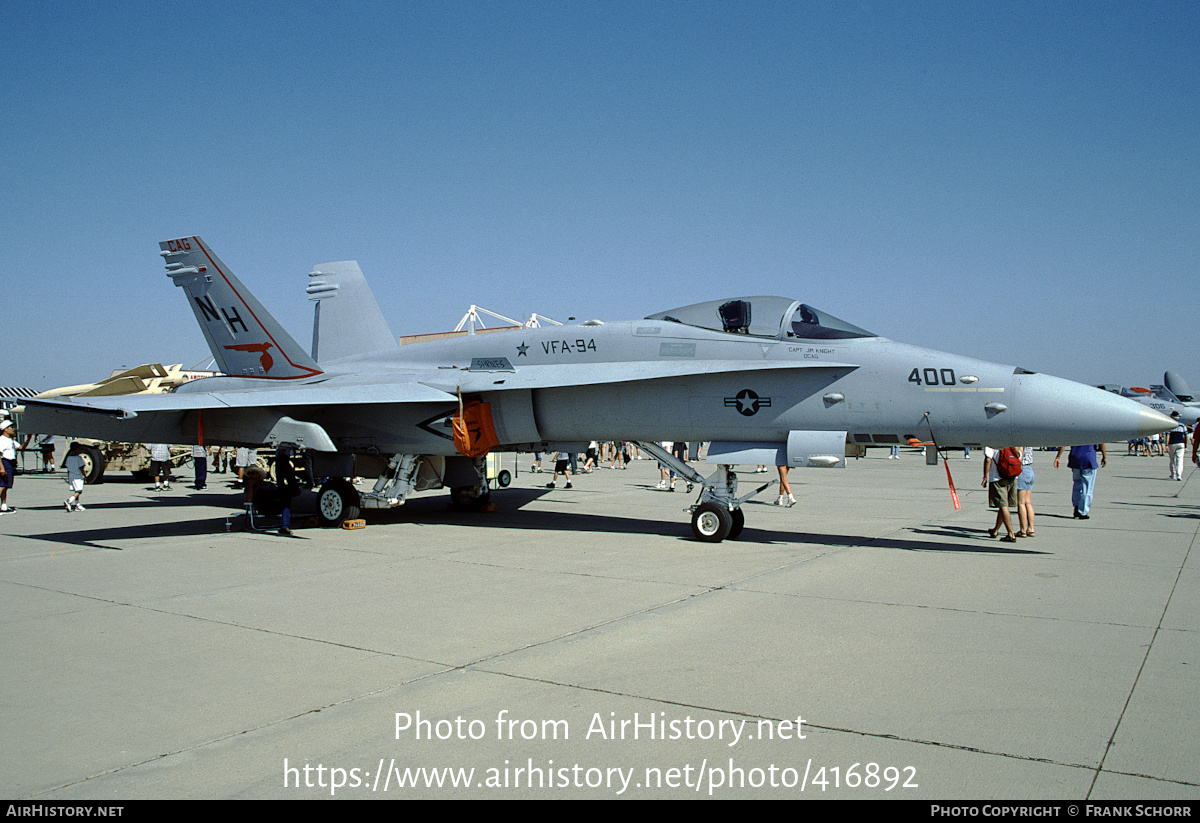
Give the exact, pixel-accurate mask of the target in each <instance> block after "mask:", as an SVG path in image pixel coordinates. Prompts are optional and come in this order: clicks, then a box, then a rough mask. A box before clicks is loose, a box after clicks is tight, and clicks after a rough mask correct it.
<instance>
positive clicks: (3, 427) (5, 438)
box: [0, 418, 17, 514]
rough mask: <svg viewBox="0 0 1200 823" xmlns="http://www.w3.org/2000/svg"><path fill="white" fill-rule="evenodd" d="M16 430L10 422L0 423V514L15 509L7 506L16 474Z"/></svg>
mask: <svg viewBox="0 0 1200 823" xmlns="http://www.w3.org/2000/svg"><path fill="white" fill-rule="evenodd" d="M16 438H17V429H16V426H14V425H13V422H12V420H10V419H8V418H5V419H4V420H2V421H0V514H8V513H9V512H11V511H16V509H11V508H9V506H8V490H9V489H11V488H12V485H13V478H14V477H16V474H17V439H16Z"/></svg>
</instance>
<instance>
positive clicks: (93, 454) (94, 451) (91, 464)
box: [79, 446, 106, 486]
mask: <svg viewBox="0 0 1200 823" xmlns="http://www.w3.org/2000/svg"><path fill="white" fill-rule="evenodd" d="M79 456H80V457H82V458H83V482H84V483H85V484H87V485H89V486H90V485H92V484H93V483H99V482H100V481H102V480H103V479H104V466H105V463H106V461H105V459H104V455H103V454H101V453H100V450H99V449H98V448H96V447H95V446H83V447H81V448H80V455H79Z"/></svg>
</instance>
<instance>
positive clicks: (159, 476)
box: [150, 443, 171, 492]
mask: <svg viewBox="0 0 1200 823" xmlns="http://www.w3.org/2000/svg"><path fill="white" fill-rule="evenodd" d="M150 474H151V475H153V477H154V490H155V491H156V492H157V491H170V490H171V447H170V446H168V445H167V444H166V443H151V444H150Z"/></svg>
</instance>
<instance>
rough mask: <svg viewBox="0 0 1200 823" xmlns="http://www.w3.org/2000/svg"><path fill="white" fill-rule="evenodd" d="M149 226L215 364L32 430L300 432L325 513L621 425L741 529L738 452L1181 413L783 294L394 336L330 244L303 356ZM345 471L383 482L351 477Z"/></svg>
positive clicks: (1099, 437) (274, 439)
mask: <svg viewBox="0 0 1200 823" xmlns="http://www.w3.org/2000/svg"><path fill="white" fill-rule="evenodd" d="M160 246H161V249H162V251H161V254H162V257H163V258H164V260H165V261H166V268H167V274H168V276H169V277H170V278H171V280H172V281H174V283H175V284H176V285H177V286H180V287H181V288H183V290H184V292H185V293H186V295H187V297H188V301H189V303H190V304H191V306H192V309H193V311H194V312H195V315H196V319H197V320H198V321H199V323H200V327H201V328H202V329H203V330H204V334H205V337H206V338H207V339H208V343H209V346H210V348H211V349H212V353H213V356H214V357H215V358H216V361H217V364H218V367H219V368H220V369H221V371H223V372H224V373H225V374H226V375H227V376H222V377H212V378H208V379H204V380H196V381H193V382H191V383H188V384H186V385H184V386H182V387H180V388H179V390H178V391H176V392H175V393H173V394H170V395H163V396H155V397H142V396H132V397H119V398H109V399H104V398H98V399H89V400H86V401H34V400H29V401H26V414H25V422H24V425H25V429H26V430H27V431H44V432H55V433H58V434H67V435H87V436H90V437H100V438H107V439H119V440H127V441H137V442H168V443H197V442H200V443H204V444H224V445H259V444H263V443H271V444H277V443H291V444H295V445H298V446H301V447H303V448H305V449H307V450H308V451H309V453H310V455H311V456H312V457H313V461H314V467H313V474H314V476H317V477H322V476H326V477H329V478H330V479H329V480H328V481H327V482H326V483H325V485H324V486H323V487H322V488H321V490H320V492H319V507H320V510H321V514H322V517H323V519H325V520H326V521H327V522H330V523H338V522H341V521H342V520H343V519H345V518H347V517H355V516H357V515H358V513H359V509H360V508H382V507H389V506H395V505H399V504H401V503H403V502H404V500H405V498H406V497H407V496H408V495H410V494H412V493H413V492H415V491H420V490H423V489H429V488H440V487H449V488H451V490H452V497H453V499H455V500H456V501H457V502H459V503H461V504H466V505H469V504H471V503H473V502H474V503H478V502H480V501H482V500H485V499H486V497H487V495H488V486H487V480H486V474H485V456H484V455H485V454H486V452H487V451H488V450H492V451H504V450H519V451H534V450H538V451H550V450H553V449H556V448H565V449H571V448H575V447H574V446H572V445H571V444H575V443H578V444H580V447H581V446H582V444H584V443H586V442H587V441H589V440H628V441H633V442H637V443H639V444H641V445H642V446H643V448H644V449H645V450H647V451H649V452H650V453H651V454H653V455H654V456H655V457H656V458H657V459H658V460H660V461H661V462H663V463H664V464H666V465H669V466H671V467H672V468H674V469H675V471H676V472H677V473H679V474H682V475H683V476H684V477H685V478H686V479H688V480H689V481H691V482H693V483H695V484H697V485H699V486H700V488H701V491H700V495H699V498H698V499H697V500H696V502H695V504H694V505H693V506H692V507H691V509H690V511H691V513H692V529H693V533H694V534H695V536H696V537H697V538H698V539H701V540H706V541H712V542H716V541H720V540H722V539H724V538H726V537H736V536H737V535H738V534H739V533H740V532H741V530H742V526H743V524H744V515H743V511H742V508H741V505H742V503H743V502H745V500H746V499H747V498H748V497H750V496H751V494H753V493H754V492H752V493H751V494H748V495H745V496H742V497H739V495H738V480H737V474H736V472H735V470H734V469H735V467H737V466H739V465H758V464H764V465H786V466H790V467H810V468H842V467H844V466H845V465H846V459H845V453H846V444H847V443H851V444H868V445H892V444H904V443H909V442H914V441H916V442H933V443H935V444H936V446H937V447H938V448H942V447H959V446H964V445H973V446H978V445H982V444H988V445H991V446H1005V445H1015V444H1048V443H1050V444H1079V443H1100V442H1107V441H1116V440H1127V439H1129V438H1133V437H1141V436H1144V435H1148V434H1152V433H1154V432H1162V431H1166V430H1168V429H1170V428H1172V427H1173V426H1174V423H1173V422H1172V421H1171V420H1170V419H1169V418H1167V417H1164V416H1163V415H1161V414H1159V413H1158V412H1156V411H1154V410H1152V409H1149V408H1146V407H1145V406H1142V405H1139V404H1138V403H1135V402H1133V401H1132V400H1128V399H1126V398H1122V397H1119V396H1117V395H1114V394H1110V393H1109V392H1105V391H1101V390H1099V389H1096V388H1094V387H1091V386H1085V385H1081V384H1078V383H1073V382H1070V381H1067V380H1063V379H1060V378H1057V377H1050V376H1048V375H1044V374H1035V373H1033V372H1030V371H1026V370H1025V369H1021V368H1014V367H1013V366H1005V365H1001V364H998V363H989V362H986V361H982V360H975V359H972V358H969V357H961V356H958V355H954V354H947V353H944V352H939V351H934V350H932V349H923V348H918V347H916V346H910V345H906V344H904V343H897V342H894V341H891V340H887V339H885V338H882V337H879V336H878V335H875V334H872V333H871V332H869V331H866V330H865V329H861V328H859V327H858V326H855V325H852V324H850V323H847V322H845V321H843V320H839V319H838V318H836V317H834V316H833V315H831V314H828V313H826V312H824V311H822V310H820V309H817V308H814V307H812V306H809V305H807V304H805V303H802V302H800V301H799V300H793V299H791V298H784V297H740V298H733V299H728V300H714V301H710V302H706V303H697V304H695V305H690V306H683V307H681V308H677V309H671V310H669V311H664V312H659V313H657V314H651V315H649V316H647V317H645V318H643V319H641V320H633V321H628V322H619V323H600V322H598V321H591V322H587V323H583V324H582V325H577V326H561V327H552V328H539V329H528V328H526V329H511V330H505V331H496V332H494V333H489V334H475V335H463V336H459V337H451V338H442V339H437V340H431V341H428V342H421V343H413V344H409V345H399V344H398V342H397V340H396V338H395V337H393V336H392V334H391V332H390V331H389V330H388V328H387V324H386V323H385V322H384V321H383V318H382V316H381V314H380V312H379V309H378V306H377V305H376V304H375V301H374V298H373V297H372V296H371V294H370V290H369V289H368V288H367V287H366V284H365V282H364V281H363V279H362V276H361V272H359V270H358V266H357V264H355V263H353V262H342V263H330V264H324V265H320V266H318V267H317V270H316V271H314V272H313V274H312V275H311V276H310V284H309V288H308V291H309V294H310V297H311V298H312V299H313V300H316V301H317V307H316V313H315V314H316V319H315V322H314V334H313V354H312V355H310V354H309V353H307V352H305V351H304V350H303V349H302V348H301V347H300V346H299V345H298V344H297V343H296V342H295V340H293V339H292V337H291V336H289V335H288V333H287V332H286V331H284V330H283V328H282V327H281V326H280V325H279V324H278V323H277V322H276V321H275V320H274V319H273V318H272V317H271V315H270V314H268V313H267V311H266V309H264V308H263V307H262V305H261V304H260V303H259V302H258V301H257V300H256V299H255V298H254V297H253V296H252V295H251V294H250V292H249V291H248V290H247V289H246V287H245V286H243V285H242V283H241V282H240V281H239V280H238V279H237V278H236V277H234V275H233V274H232V273H231V272H230V270H229V268H228V267H227V266H226V265H225V264H224V263H223V262H221V260H220V259H219V258H218V257H217V256H216V255H215V254H213V253H212V251H211V250H210V249H209V248H208V247H207V246H206V245H205V244H204V243H203V242H202V241H201V240H200V238H198V237H185V238H180V239H177V240H170V241H166V242H164V243H161V244H160ZM666 440H669V441H701V440H707V441H711V446H710V449H709V452H708V457H707V460H708V462H709V463H712V464H715V465H716V469H715V471H714V472H713V473H712V474H711V475H709V476H707V477H705V476H703V475H701V474H700V473H699V472H698V471H696V470H695V468H693V467H692V466H691V465H690V464H686V463H683V462H680V461H677V460H675V458H673V457H672V456H671V455H670V454H669V453H667V452H666V451H664V450H663V449H662V448H659V446H658V441H666ZM354 476H358V477H368V478H377V482H376V483H375V486H374V488H373V489H372V490H371V491H369V492H366V493H362V494H360V493H359V492H358V491H357V490H356V489H355V488H354V486H352V485H351V484H350V483H349V482H348V481H347V480H346V479H345V478H349V477H354ZM762 488H765V487H761V488H757V489H756V490H755V491H761V490H762Z"/></svg>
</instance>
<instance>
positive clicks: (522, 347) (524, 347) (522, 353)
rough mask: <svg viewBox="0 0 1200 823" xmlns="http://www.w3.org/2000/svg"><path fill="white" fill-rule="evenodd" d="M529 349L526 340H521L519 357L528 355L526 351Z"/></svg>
mask: <svg viewBox="0 0 1200 823" xmlns="http://www.w3.org/2000/svg"><path fill="white" fill-rule="evenodd" d="M528 351H529V346H527V345H525V341H524V340H522V341H521V345H519V346H517V357H528V356H529V355H528V354H526V352H528Z"/></svg>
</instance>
